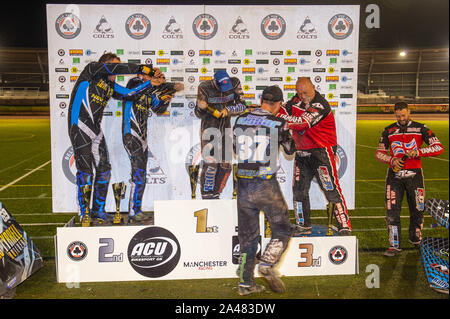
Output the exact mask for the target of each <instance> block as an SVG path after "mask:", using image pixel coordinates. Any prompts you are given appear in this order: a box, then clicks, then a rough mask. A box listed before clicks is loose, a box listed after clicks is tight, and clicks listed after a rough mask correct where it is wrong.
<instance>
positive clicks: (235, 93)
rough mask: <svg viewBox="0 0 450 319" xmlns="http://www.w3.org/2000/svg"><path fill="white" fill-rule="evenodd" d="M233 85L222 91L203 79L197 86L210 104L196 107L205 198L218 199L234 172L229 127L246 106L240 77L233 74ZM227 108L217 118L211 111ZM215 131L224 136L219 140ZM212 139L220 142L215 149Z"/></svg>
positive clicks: (200, 97) (202, 191) (201, 99)
mask: <svg viewBox="0 0 450 319" xmlns="http://www.w3.org/2000/svg"><path fill="white" fill-rule="evenodd" d="M231 84H232V85H233V89H232V90H230V91H227V92H221V91H220V90H219V89H218V88H217V87H216V86H215V84H214V80H211V81H205V82H202V83H200V85H199V86H198V93H197V100H198V101H199V100H200V101H204V102H206V103H207V104H208V106H209V110H203V109H201V108H199V106H198V102H197V105H196V106H195V115H196V116H197V117H198V118H200V119H201V120H202V122H201V131H200V139H201V145H202V157H203V160H202V171H201V176H200V187H201V194H202V198H203V199H218V198H219V196H220V194H221V192H222V190H223V188H224V187H225V185H226V183H227V180H228V177H229V176H230V173H231V149H229V150H227V149H226V145H228V142H227V141H226V140H227V139H228V141H230V140H231V132H229V131H228V130H227V129H230V128H231V116H232V115H238V114H240V113H242V112H243V111H245V109H246V105H245V103H244V101H243V100H242V95H243V94H242V88H241V83H240V81H239V79H238V78H235V77H232V78H231ZM224 108H227V110H228V112H229V113H228V114H229V116H227V117H224V118H216V117H215V116H214V115H213V113H211V110H215V111H216V112H218V111H222V110H223V109H224ZM214 131H215V132H217V133H220V136H221V137H222V138H221V139H220V140H219V141H218V140H217V136H216V137H213V136H212V135H211V134H213V133H214ZM210 133H211V134H210ZM216 135H217V134H216ZM211 142H216V143H217V142H218V144H216V147H214V148H213V149H212V150H211V149H210V146H211V144H210V143H211ZM230 146H231V143H230ZM216 151H217V152H216ZM227 157H229V158H227Z"/></svg>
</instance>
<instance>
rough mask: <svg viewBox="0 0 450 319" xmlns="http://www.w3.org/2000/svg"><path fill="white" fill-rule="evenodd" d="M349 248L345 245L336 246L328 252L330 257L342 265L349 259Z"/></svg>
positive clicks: (334, 262) (336, 263)
mask: <svg viewBox="0 0 450 319" xmlns="http://www.w3.org/2000/svg"><path fill="white" fill-rule="evenodd" d="M347 256H348V253H347V249H345V248H344V247H343V246H334V247H333V248H331V249H330V252H329V253H328V258H329V259H330V261H331V262H332V263H333V264H335V265H342V264H343V263H344V262H345V261H346V260H347Z"/></svg>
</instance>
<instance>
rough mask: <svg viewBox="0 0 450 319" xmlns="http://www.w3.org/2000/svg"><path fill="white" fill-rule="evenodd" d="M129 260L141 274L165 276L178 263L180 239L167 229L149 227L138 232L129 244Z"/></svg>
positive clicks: (153, 276) (152, 276) (156, 276)
mask: <svg viewBox="0 0 450 319" xmlns="http://www.w3.org/2000/svg"><path fill="white" fill-rule="evenodd" d="M127 255H128V261H129V262H130V265H131V267H132V268H133V269H134V270H135V271H136V272H137V273H139V274H140V275H142V276H145V277H150V278H159V277H163V276H165V275H167V274H169V273H170V272H172V270H173V269H175V267H176V266H177V265H178V262H179V260H180V256H181V247H180V244H179V242H178V239H177V238H176V237H175V235H174V234H172V233H171V232H170V231H168V230H167V229H164V228H161V227H156V226H153V227H147V228H144V229H143V230H141V231H139V232H138V233H136V234H135V235H134V236H133V238H132V239H131V240H130V243H129V244H128V250H127Z"/></svg>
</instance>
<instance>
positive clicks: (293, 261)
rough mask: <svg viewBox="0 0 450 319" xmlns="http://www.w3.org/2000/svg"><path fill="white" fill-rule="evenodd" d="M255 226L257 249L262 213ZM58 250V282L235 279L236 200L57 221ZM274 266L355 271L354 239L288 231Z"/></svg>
mask: <svg viewBox="0 0 450 319" xmlns="http://www.w3.org/2000/svg"><path fill="white" fill-rule="evenodd" d="M260 230H261V241H260V247H259V248H260V251H262V250H264V248H265V246H266V245H267V243H268V242H269V240H270V238H266V237H265V235H264V215H263V214H262V213H261V214H260ZM55 249H56V258H57V263H56V264H57V267H56V272H57V281H58V282H60V283H74V282H106V281H141V280H175V279H209V278H236V269H237V265H238V257H239V241H238V237H237V206H236V200H199V201H193V200H175V201H174V200H171V201H155V210H154V225H153V226H117V227H115V226H108V227H60V228H58V229H57V233H56V237H55ZM278 270H279V272H280V274H281V275H282V276H319V275H352V274H357V273H358V240H357V238H356V237H355V236H345V237H339V236H329V237H325V236H324V237H293V238H291V240H290V242H289V246H288V248H287V251H286V252H285V255H284V257H283V259H282V262H281V263H280V266H279V268H278ZM255 275H256V276H258V274H257V273H256V272H255Z"/></svg>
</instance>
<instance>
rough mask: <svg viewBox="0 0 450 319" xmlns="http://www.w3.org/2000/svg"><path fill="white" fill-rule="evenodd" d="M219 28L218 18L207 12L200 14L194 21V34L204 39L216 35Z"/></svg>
mask: <svg viewBox="0 0 450 319" xmlns="http://www.w3.org/2000/svg"><path fill="white" fill-rule="evenodd" d="M218 28H219V26H218V23H217V20H216V18H214V17H213V16H212V15H210V14H207V13H204V14H200V15H198V16H197V17H196V18H195V19H194V22H193V23H192V30H193V31H194V34H195V35H196V36H197V37H198V38H200V39H202V40H209V39H211V38H213V37H214V36H215V35H216V33H217V30H218Z"/></svg>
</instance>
